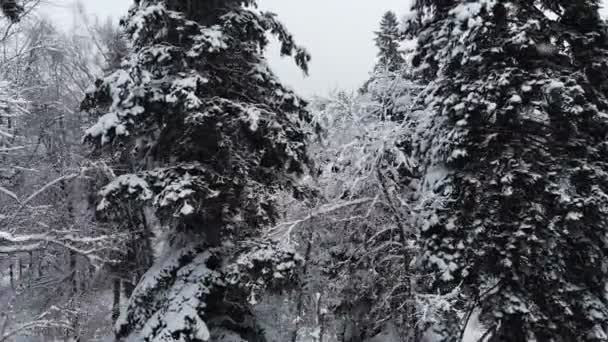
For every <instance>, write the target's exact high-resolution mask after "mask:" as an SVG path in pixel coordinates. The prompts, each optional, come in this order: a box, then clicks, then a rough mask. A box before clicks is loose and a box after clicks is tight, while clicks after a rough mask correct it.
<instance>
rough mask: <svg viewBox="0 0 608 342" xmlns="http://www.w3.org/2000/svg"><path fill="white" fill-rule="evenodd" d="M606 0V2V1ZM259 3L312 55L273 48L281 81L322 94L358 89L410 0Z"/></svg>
mask: <svg viewBox="0 0 608 342" xmlns="http://www.w3.org/2000/svg"><path fill="white" fill-rule="evenodd" d="M45 1H46V2H49V4H47V5H46V6H47V7H46V10H45V12H46V13H50V15H51V16H52V17H53V18H54V19H55V20H57V21H59V22H60V23H61V24H62V25H67V26H69V23H71V22H72V21H73V17H72V15H71V14H70V13H71V12H70V11H69V6H70V3H72V2H73V0H45ZM605 1H608V0H605ZM81 2H82V3H83V4H84V5H85V8H86V9H87V12H89V13H90V14H93V15H96V16H98V17H100V18H104V17H107V16H111V17H114V18H119V17H120V16H122V15H124V14H125V13H126V11H127V9H128V7H129V6H130V4H131V1H130V0H81ZM259 3H260V6H261V7H262V8H263V9H265V10H271V11H273V12H276V13H278V14H279V16H280V18H281V20H282V21H283V22H284V23H285V24H286V26H287V27H288V28H289V30H290V31H291V32H292V33H293V35H294V37H295V38H296V40H297V41H298V42H299V44H301V45H304V46H305V47H306V48H307V49H308V50H309V51H310V53H311V54H312V59H313V60H312V63H311V66H310V75H309V76H308V77H303V75H302V73H301V72H300V71H299V70H298V69H297V68H296V67H295V66H294V65H293V63H292V61H291V60H287V59H281V58H279V56H278V49H277V48H276V47H274V48H273V49H272V50H271V51H270V52H269V58H270V62H271V66H272V67H273V68H274V69H275V71H276V72H277V74H279V76H280V77H281V79H282V80H283V81H284V82H285V83H286V84H288V85H291V86H292V87H294V88H295V89H296V90H297V91H299V92H300V93H301V94H302V95H305V96H307V95H311V94H324V93H326V92H327V91H328V90H332V89H335V88H343V89H355V88H357V87H358V86H359V85H360V84H361V83H362V82H363V81H364V80H365V79H366V77H367V75H368V73H369V71H370V70H371V68H372V66H373V64H374V59H375V54H376V49H375V47H374V42H373V38H374V31H375V30H377V28H378V24H379V21H380V18H381V16H382V14H383V13H384V12H385V11H387V10H389V9H390V10H394V11H395V12H397V13H398V14H403V13H406V12H407V10H408V9H409V7H410V5H409V4H410V3H411V0H305V1H303V0H259Z"/></svg>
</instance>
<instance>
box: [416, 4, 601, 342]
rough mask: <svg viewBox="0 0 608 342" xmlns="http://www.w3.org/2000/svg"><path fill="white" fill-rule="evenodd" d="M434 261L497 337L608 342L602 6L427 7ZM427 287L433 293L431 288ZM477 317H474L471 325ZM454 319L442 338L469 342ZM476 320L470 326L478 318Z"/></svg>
mask: <svg viewBox="0 0 608 342" xmlns="http://www.w3.org/2000/svg"><path fill="white" fill-rule="evenodd" d="M414 10H415V11H416V13H417V15H416V16H415V18H414V19H413V20H412V21H411V22H410V23H409V27H408V33H409V34H410V35H411V36H412V37H417V38H418V48H417V51H416V55H415V57H414V59H413V66H414V67H415V68H416V71H417V76H418V77H421V78H422V79H423V80H424V81H426V82H428V84H429V86H428V87H427V89H426V90H425V91H424V96H422V97H423V98H424V102H423V103H420V104H419V105H420V109H421V111H420V112H419V114H418V116H417V119H416V126H417V132H416V133H415V134H413V135H412V137H411V140H410V144H411V148H412V149H413V151H414V153H415V155H416V156H417V157H418V158H419V160H421V161H422V163H421V164H422V165H423V166H424V168H423V170H422V171H423V173H424V174H425V176H424V178H423V182H422V184H423V186H422V188H421V189H420V194H419V195H420V197H419V198H420V200H419V201H420V202H419V203H418V204H419V206H418V208H420V209H421V211H420V214H419V215H418V220H419V225H420V227H421V229H422V234H423V241H422V245H423V249H424V257H423V258H422V260H421V264H422V265H423V266H425V268H426V269H432V270H435V271H436V272H438V274H439V276H438V278H437V279H436V280H435V281H433V282H432V284H429V285H430V288H431V290H433V293H437V291H438V290H439V291H441V292H443V293H449V292H451V291H452V290H453V289H455V288H457V287H458V286H459V285H460V286H461V296H460V298H459V299H461V300H460V301H456V306H455V309H456V311H462V312H464V313H470V312H472V310H473V309H480V310H481V319H482V322H483V323H485V325H486V326H487V328H488V332H487V333H488V335H489V336H492V337H491V339H490V340H491V341H509V342H518V341H538V342H548V341H606V340H608V335H607V333H608V331H607V330H606V329H607V327H608V326H607V323H608V300H607V299H606V295H605V293H606V292H605V286H606V282H607V280H608V278H607V275H608V267H607V266H608V264H607V260H608V258H607V257H608V246H607V245H606V236H608V235H607V233H608V225H607V224H608V210H607V208H608V173H607V171H608V163H607V161H608V159H607V158H608V143H607V138H608V116H607V115H606V113H607V111H608V98H607V96H608V78H607V77H606V76H607V74H608V59H607V57H608V34H607V30H606V24H605V23H604V22H603V21H602V20H601V19H600V17H599V15H598V1H596V0H560V1H556V0H544V1H528V0H512V1H487V0H473V1H468V0H467V1H465V0H450V1H445V0H418V1H416V3H415V5H414ZM421 285H423V284H421ZM469 317H470V315H464V318H469ZM461 318H462V317H458V315H456V314H454V315H452V316H451V318H447V319H446V320H445V321H444V324H443V326H442V327H436V330H438V331H440V332H441V333H442V334H443V339H441V340H442V341H460V337H461V336H462V332H463V329H464V326H465V324H466V323H463V321H462V320H461ZM465 322H466V320H465Z"/></svg>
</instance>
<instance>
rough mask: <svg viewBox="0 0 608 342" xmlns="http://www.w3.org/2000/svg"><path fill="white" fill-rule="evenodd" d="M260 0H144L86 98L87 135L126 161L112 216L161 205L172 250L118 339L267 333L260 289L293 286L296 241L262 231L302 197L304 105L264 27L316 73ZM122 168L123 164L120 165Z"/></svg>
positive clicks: (121, 322) (122, 323) (105, 211)
mask: <svg viewBox="0 0 608 342" xmlns="http://www.w3.org/2000/svg"><path fill="white" fill-rule="evenodd" d="M255 5H256V1H254V0H222V1H215V0H205V1H181V0H138V1H135V4H134V6H133V7H132V8H131V9H130V11H129V14H128V16H127V17H126V19H124V21H123V27H124V30H125V32H126V34H127V37H128V38H129V40H130V45H131V48H130V50H131V51H130V53H129V54H128V55H127V56H126V58H125V59H124V60H123V62H122V64H121V67H120V69H119V70H117V71H115V72H113V73H112V74H111V75H109V76H108V77H106V78H105V79H103V80H100V81H99V82H97V84H96V87H95V89H94V90H93V91H91V92H90V93H89V94H88V95H87V98H86V99H85V101H84V103H83V107H84V108H85V109H88V110H90V111H91V112H98V111H101V112H102V113H103V115H102V116H101V117H100V118H99V121H98V123H97V124H95V125H94V126H93V127H91V128H90V129H89V130H87V133H86V139H88V140H89V141H91V142H93V143H94V144H96V146H97V151H98V152H99V153H101V154H102V155H103V156H105V158H107V159H110V160H111V161H114V162H119V163H123V164H126V165H123V166H126V167H125V169H127V170H131V169H133V170H135V172H127V173H124V171H122V174H120V175H119V176H118V177H117V178H116V179H114V180H113V181H112V182H111V183H110V184H108V185H107V186H106V187H105V188H104V189H103V190H102V191H101V200H100V203H99V206H98V209H99V211H100V214H101V215H102V216H103V217H105V218H106V219H108V220H110V221H113V222H117V224H120V223H121V222H125V221H126V220H127V219H128V218H129V215H131V214H132V213H131V212H130V209H129V208H132V207H133V206H132V203H140V205H142V206H144V205H145V206H148V207H151V208H153V209H154V214H155V216H156V218H158V219H159V220H160V222H161V226H162V230H163V232H164V233H163V234H164V235H163V236H161V240H162V241H163V244H164V245H165V248H164V251H163V252H162V253H161V256H160V257H159V258H158V260H157V261H156V262H155V265H154V266H153V267H152V268H151V269H150V270H149V271H148V272H147V273H146V274H145V275H144V277H143V279H142V280H141V281H140V283H139V285H138V286H137V288H136V289H135V290H134V293H133V295H132V296H131V299H130V301H129V304H128V305H127V308H126V310H125V311H124V312H123V313H122V314H121V317H120V318H119V319H118V322H117V326H116V333H117V339H118V340H121V341H122V340H129V341H152V340H153V341H209V340H211V341H219V340H230V341H263V340H264V337H263V334H262V332H261V331H260V329H259V328H258V326H257V324H256V322H255V318H254V317H253V315H252V313H251V304H250V303H253V302H255V297H256V295H257V294H258V293H259V292H261V291H264V290H265V289H277V290H278V289H283V288H284V287H285V286H287V285H289V284H291V283H292V282H294V281H295V280H296V279H295V269H296V268H297V266H298V265H299V264H300V263H301V261H300V259H299V257H298V256H297V254H296V253H295V252H294V251H293V250H289V249H281V248H278V247H277V246H275V245H274V244H272V243H269V242H266V241H264V240H263V239H262V238H261V233H262V228H263V227H264V226H266V225H268V224H271V223H273V221H274V220H275V218H276V217H277V210H276V207H275V199H276V196H275V194H276V192H278V191H293V193H294V194H295V195H301V194H302V191H301V189H300V188H299V187H298V185H297V183H298V181H297V177H298V176H299V175H300V174H302V173H303V172H305V171H306V169H307V164H308V159H307V156H306V152H305V146H304V141H305V135H304V133H303V131H302V130H301V126H302V122H303V121H305V120H308V114H307V112H306V111H305V109H304V108H305V105H306V103H305V102H304V101H302V100H301V99H300V98H298V97H297V96H296V95H295V94H294V93H293V92H291V91H290V90H288V89H286V88H285V87H283V86H282V85H281V84H280V83H279V82H278V80H277V78H276V77H275V76H274V74H273V73H272V72H271V71H270V70H269V67H268V66H267V65H266V61H265V59H264V57H263V51H264V49H265V47H266V46H267V44H268V38H267V35H266V33H267V32H271V33H272V34H274V35H276V36H277V37H278V39H279V41H280V43H281V51H282V53H283V54H284V55H292V56H293V57H294V58H295V61H296V63H297V64H298V65H299V66H300V67H301V68H302V69H303V70H304V71H306V67H307V62H308V61H309V56H308V54H307V53H306V52H305V51H304V50H303V49H302V48H300V47H298V46H297V45H296V44H295V43H294V41H293V38H292V36H291V35H290V34H289V32H287V31H286V30H285V28H284V27H283V25H282V24H281V23H280V22H278V21H277V19H276V17H275V16H274V15H273V14H271V13H265V12H261V11H259V10H257V9H256V7H255ZM118 172H121V171H120V170H118Z"/></svg>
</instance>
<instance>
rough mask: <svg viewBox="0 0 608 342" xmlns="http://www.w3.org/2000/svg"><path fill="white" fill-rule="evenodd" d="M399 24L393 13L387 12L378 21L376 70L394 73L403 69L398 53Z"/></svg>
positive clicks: (402, 62) (402, 61)
mask: <svg viewBox="0 0 608 342" xmlns="http://www.w3.org/2000/svg"><path fill="white" fill-rule="evenodd" d="M399 41H400V33H399V22H398V21H397V15H396V14H395V12H393V11H387V12H386V13H385V14H384V15H383V16H382V20H381V21H380V30H379V31H377V32H376V38H375V42H376V47H377V48H378V64H377V66H376V68H380V69H388V70H389V71H396V70H399V69H400V68H402V67H403V64H404V60H403V56H401V53H400V52H399Z"/></svg>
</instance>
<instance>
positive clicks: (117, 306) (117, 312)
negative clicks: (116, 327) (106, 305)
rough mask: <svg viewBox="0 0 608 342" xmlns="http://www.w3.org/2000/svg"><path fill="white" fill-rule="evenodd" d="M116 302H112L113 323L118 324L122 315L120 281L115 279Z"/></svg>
mask: <svg viewBox="0 0 608 342" xmlns="http://www.w3.org/2000/svg"><path fill="white" fill-rule="evenodd" d="M113 292H114V301H113V302H112V323H116V320H117V319H118V316H119V315H120V279H119V278H114V288H113Z"/></svg>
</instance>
